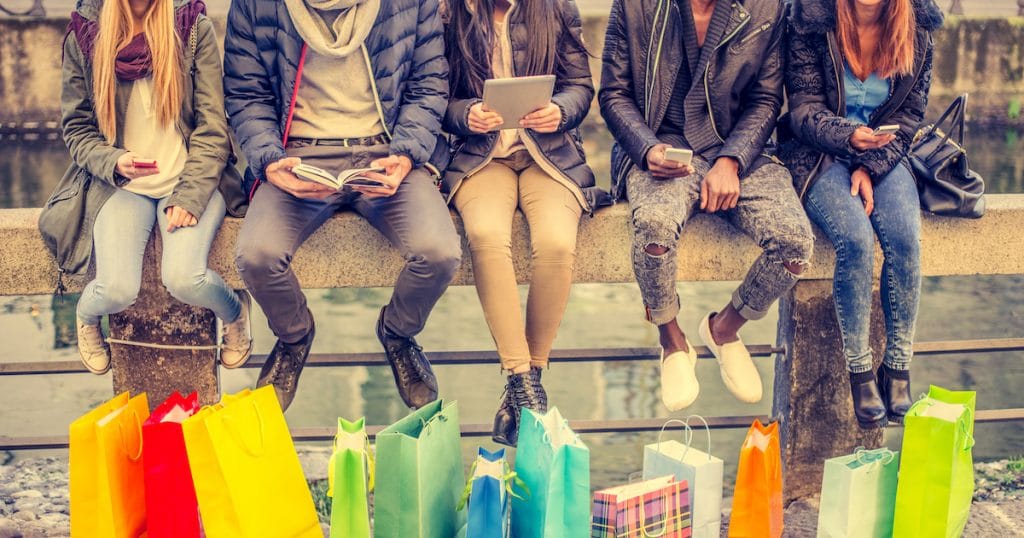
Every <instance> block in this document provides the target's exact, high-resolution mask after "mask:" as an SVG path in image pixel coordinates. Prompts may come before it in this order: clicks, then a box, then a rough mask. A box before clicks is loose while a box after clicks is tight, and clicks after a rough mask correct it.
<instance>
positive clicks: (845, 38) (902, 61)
mask: <svg viewBox="0 0 1024 538" xmlns="http://www.w3.org/2000/svg"><path fill="white" fill-rule="evenodd" d="M855 1H856V0H837V6H836V11H837V15H838V16H837V17H836V18H837V22H838V28H837V29H836V33H837V34H838V38H839V46H840V47H841V48H842V49H843V54H844V55H845V56H846V62H847V63H848V64H849V65H850V71H853V74H855V75H857V76H858V77H859V78H861V79H862V80H863V79H866V78H867V77H868V76H869V75H870V74H871V73H872V72H874V73H878V76H880V77H882V78H889V77H892V76H893V75H909V74H911V73H912V72H913V71H914V36H915V34H916V31H915V30H916V27H917V21H916V20H915V18H914V7H913V6H912V5H911V0H886V2H887V4H886V6H885V7H884V8H883V10H882V15H881V17H880V20H881V23H882V29H881V39H879V41H878V47H877V48H876V49H875V50H873V51H862V50H860V38H859V35H858V28H857V18H856V17H857V16H856V13H854V6H853V4H854V2H855Z"/></svg>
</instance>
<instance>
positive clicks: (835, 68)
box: [800, 32, 846, 200]
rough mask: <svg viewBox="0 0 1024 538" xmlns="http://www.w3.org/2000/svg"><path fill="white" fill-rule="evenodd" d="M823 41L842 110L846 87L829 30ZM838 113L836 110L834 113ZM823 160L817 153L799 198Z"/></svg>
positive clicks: (802, 196) (807, 187) (804, 192)
mask: <svg viewBox="0 0 1024 538" xmlns="http://www.w3.org/2000/svg"><path fill="white" fill-rule="evenodd" d="M825 42H826V43H827V44H828V55H829V57H830V58H832V72H833V74H834V75H835V77H836V91H837V92H838V93H839V110H844V109H845V108H846V87H845V86H844V85H843V79H842V78H841V77H840V76H839V60H838V59H837V58H836V53H835V49H834V48H833V47H832V33H831V32H829V34H828V35H827V36H826V37H825ZM838 113H839V112H838V111H837V112H836V114H838ZM824 161H825V154H824V153H820V154H819V155H818V162H817V163H815V164H814V168H811V172H810V173H809V174H807V181H805V182H804V188H803V189H802V190H801V191H800V200H803V199H804V196H805V195H806V194H807V190H808V189H810V188H811V183H812V182H813V181H814V176H815V174H817V173H818V168H820V167H821V163H822V162H824Z"/></svg>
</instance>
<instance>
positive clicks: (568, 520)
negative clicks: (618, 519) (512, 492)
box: [512, 407, 590, 538]
mask: <svg viewBox="0 0 1024 538" xmlns="http://www.w3.org/2000/svg"><path fill="white" fill-rule="evenodd" d="M516 473H517V474H518V475H519V478H521V479H522V481H523V483H524V485H525V489H526V491H528V492H529V495H526V496H524V497H523V498H518V497H513V499H512V536H515V537H516V538H577V537H579V538H585V537H587V536H589V535H590V450H589V449H587V447H586V445H584V444H583V441H581V440H580V438H579V436H578V435H576V432H574V431H572V429H571V428H570V427H569V423H568V422H566V420H565V419H564V418H562V414H561V413H559V412H558V408H556V407H552V408H551V410H550V411H548V412H547V413H546V414H543V415H539V414H536V413H534V412H533V411H532V410H530V409H523V414H522V417H521V418H520V420H519V442H518V446H517V449H516Z"/></svg>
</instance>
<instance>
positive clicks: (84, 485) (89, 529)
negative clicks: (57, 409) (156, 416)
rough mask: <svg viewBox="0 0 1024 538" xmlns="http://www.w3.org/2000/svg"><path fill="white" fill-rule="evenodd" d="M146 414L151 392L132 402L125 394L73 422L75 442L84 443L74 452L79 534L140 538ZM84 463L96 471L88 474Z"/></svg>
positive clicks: (74, 524) (74, 527)
mask: <svg viewBox="0 0 1024 538" xmlns="http://www.w3.org/2000/svg"><path fill="white" fill-rule="evenodd" d="M118 404H120V405H118ZM104 411H105V413H103V412H104ZM100 413H103V414H102V415H101V414H100ZM147 417H149V404H148V403H147V401H146V395H145V394H140V395H138V396H136V397H134V398H132V399H130V400H129V399H128V395H127V393H125V394H122V395H120V396H118V397H116V398H114V399H113V400H111V401H110V402H107V403H106V404H104V405H102V406H100V407H99V408H98V409H96V410H94V411H93V412H92V413H89V414H87V415H85V416H84V417H82V418H80V419H78V420H76V421H75V422H74V423H72V425H71V432H70V433H71V444H72V445H74V444H75V443H76V442H77V443H78V444H79V445H80V446H79V449H78V450H75V448H72V456H71V459H72V469H71V482H72V483H74V482H76V481H77V483H76V484H75V485H73V486H71V495H72V502H71V513H72V516H71V535H72V536H73V537H74V538H79V537H82V538H86V537H88V538H92V537H104V538H108V537H109V538H137V537H138V536H140V535H141V534H142V533H143V532H145V530H146V497H145V493H144V490H143V475H142V422H143V421H145V420H146V418H147ZM83 441H85V443H83ZM86 456H89V457H90V459H88V460H86V459H83V458H84V457H86ZM84 466H92V467H93V468H94V469H93V471H92V472H91V473H83V472H82V471H83V467H84Z"/></svg>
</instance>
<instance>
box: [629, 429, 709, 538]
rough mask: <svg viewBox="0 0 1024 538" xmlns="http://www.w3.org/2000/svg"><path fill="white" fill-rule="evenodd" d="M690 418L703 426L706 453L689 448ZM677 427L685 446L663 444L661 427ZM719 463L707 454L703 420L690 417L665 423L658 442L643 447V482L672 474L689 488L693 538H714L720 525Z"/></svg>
mask: <svg viewBox="0 0 1024 538" xmlns="http://www.w3.org/2000/svg"><path fill="white" fill-rule="evenodd" d="M690 419H698V420H700V421H701V422H703V423H704V429H705V431H706V432H707V452H703V451H701V450H700V449H697V448H694V447H693V446H691V444H692V441H693V430H691V429H690ZM670 424H681V425H682V426H683V428H684V429H685V431H686V436H685V443H680V442H679V441H674V440H669V441H663V440H662V437H663V436H664V434H665V428H667V427H668V426H669V425H670ZM723 471H724V468H723V465H722V460H721V459H719V458H716V457H714V456H712V455H711V429H710V428H708V423H707V421H706V420H704V418H703V417H700V416H698V415H691V416H688V417H686V418H685V419H683V420H675V419H673V420H669V421H668V422H666V423H665V425H664V426H662V428H661V433H660V434H658V442H657V443H654V444H650V445H647V446H645V447H644V480H651V479H654V478H657V477H659V476H665V475H673V476H674V477H675V479H676V480H677V481H680V482H683V481H685V482H687V483H688V484H689V486H690V496H691V502H690V504H691V506H693V515H692V518H693V538H718V536H719V534H720V529H721V526H722V475H723Z"/></svg>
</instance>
